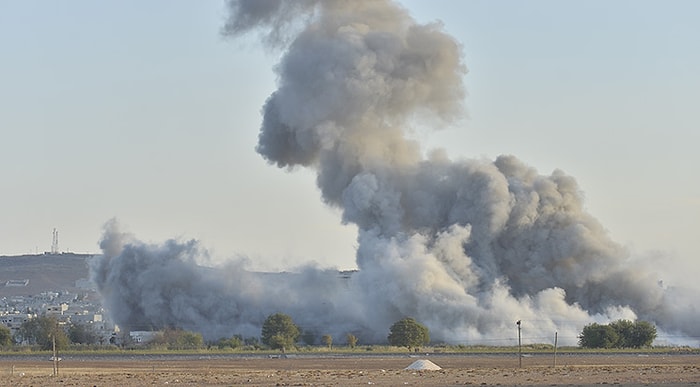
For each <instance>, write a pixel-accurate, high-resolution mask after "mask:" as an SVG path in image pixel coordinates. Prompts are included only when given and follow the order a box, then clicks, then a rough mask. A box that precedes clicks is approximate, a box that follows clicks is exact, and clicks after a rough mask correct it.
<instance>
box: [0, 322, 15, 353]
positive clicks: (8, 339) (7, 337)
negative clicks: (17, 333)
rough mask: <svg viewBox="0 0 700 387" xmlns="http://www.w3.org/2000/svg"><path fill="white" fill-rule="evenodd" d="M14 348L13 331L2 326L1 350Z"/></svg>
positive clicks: (0, 329) (0, 333) (0, 334)
mask: <svg viewBox="0 0 700 387" xmlns="http://www.w3.org/2000/svg"><path fill="white" fill-rule="evenodd" d="M11 346H12V331H11V330H10V328H8V327H6V326H4V325H2V324H0V348H7V347H11Z"/></svg>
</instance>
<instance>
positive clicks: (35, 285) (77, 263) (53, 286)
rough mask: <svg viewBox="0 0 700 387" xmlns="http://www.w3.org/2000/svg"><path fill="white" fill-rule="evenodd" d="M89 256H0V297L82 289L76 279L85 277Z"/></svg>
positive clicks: (87, 270) (87, 272) (87, 271)
mask: <svg viewBox="0 0 700 387" xmlns="http://www.w3.org/2000/svg"><path fill="white" fill-rule="evenodd" d="M91 257H92V255H91V254H73V253H61V254H37V255H17V256H0V297H11V296H28V295H34V294H39V293H41V292H47V291H54V292H60V291H68V292H71V293H77V292H80V291H85V289H81V288H80V287H79V286H78V285H77V284H76V281H78V280H85V279H87V278H88V276H89V269H88V260H89V259H90V258H91Z"/></svg>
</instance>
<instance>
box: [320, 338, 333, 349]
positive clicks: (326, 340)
mask: <svg viewBox="0 0 700 387" xmlns="http://www.w3.org/2000/svg"><path fill="white" fill-rule="evenodd" d="M321 343H323V345H325V346H327V347H328V349H331V348H333V336H331V335H323V336H321Z"/></svg>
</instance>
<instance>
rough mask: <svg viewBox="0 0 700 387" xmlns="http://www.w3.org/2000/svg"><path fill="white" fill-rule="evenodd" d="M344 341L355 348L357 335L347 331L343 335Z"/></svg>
mask: <svg viewBox="0 0 700 387" xmlns="http://www.w3.org/2000/svg"><path fill="white" fill-rule="evenodd" d="M345 342H346V343H348V347H350V348H355V346H356V345H357V337H355V335H353V334H352V333H348V334H347V335H345Z"/></svg>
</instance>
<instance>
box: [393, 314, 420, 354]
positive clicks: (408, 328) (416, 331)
mask: <svg viewBox="0 0 700 387" xmlns="http://www.w3.org/2000/svg"><path fill="white" fill-rule="evenodd" d="M389 332H390V333H389V337H388V339H389V344H391V345H393V346H396V347H406V348H408V350H409V351H410V350H411V348H418V347H419V346H421V345H424V344H428V343H429V342H430V333H429V331H428V328H427V327H426V326H425V325H423V324H421V323H419V322H417V321H416V320H414V319H413V318H411V317H406V318H404V319H402V320H399V321H397V322H395V323H394V325H392V326H391V328H390V329H389Z"/></svg>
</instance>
